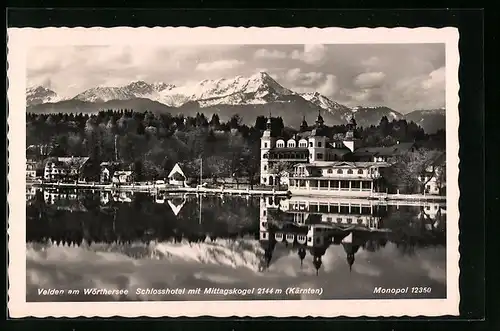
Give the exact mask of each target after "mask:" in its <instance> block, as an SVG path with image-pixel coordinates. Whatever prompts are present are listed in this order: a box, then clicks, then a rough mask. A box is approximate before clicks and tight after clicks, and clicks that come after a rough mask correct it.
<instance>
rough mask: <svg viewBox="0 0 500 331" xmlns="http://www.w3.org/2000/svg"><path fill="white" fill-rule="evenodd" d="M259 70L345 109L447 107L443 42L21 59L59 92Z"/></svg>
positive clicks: (68, 52) (57, 53)
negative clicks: (138, 81)
mask: <svg viewBox="0 0 500 331" xmlns="http://www.w3.org/2000/svg"><path fill="white" fill-rule="evenodd" d="M259 71H265V72H267V73H268V74H269V75H271V76H272V77H273V78H274V79H276V81H278V82H279V83H280V84H281V85H283V86H284V87H286V88H289V89H291V90H293V91H296V92H299V93H302V92H313V91H317V92H319V93H321V94H323V95H325V96H327V97H328V98H330V99H332V100H334V101H337V102H339V103H342V104H345V105H347V106H351V107H352V106H381V105H384V106H388V107H390V108H393V109H394V110H396V111H399V112H401V113H407V112H410V111H412V110H415V109H434V108H441V107H444V106H445V47H444V44H330V45H322V44H314V45H267V44H266V45H196V46H175V47H174V46H143V45H141V46H135V45H129V46H118V45H113V46H52V47H37V48H32V49H30V51H29V52H28V56H27V84H28V86H37V85H42V86H44V87H47V88H50V89H52V90H54V91H55V92H56V93H58V94H59V95H61V96H65V97H72V96H74V95H76V94H78V93H80V92H83V91H84V90H86V89H89V88H92V87H96V86H123V85H127V84H128V83H130V82H132V81H137V80H143V81H146V82H148V83H153V82H165V83H172V84H175V85H183V84H190V83H196V82H199V81H201V80H204V79H219V78H232V77H235V76H238V75H241V76H250V75H252V74H254V73H256V72H259Z"/></svg>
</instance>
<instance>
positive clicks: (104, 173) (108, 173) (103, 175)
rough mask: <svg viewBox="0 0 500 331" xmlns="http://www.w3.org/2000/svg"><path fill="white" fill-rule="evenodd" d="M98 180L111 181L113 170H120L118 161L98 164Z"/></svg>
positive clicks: (102, 181)
mask: <svg viewBox="0 0 500 331" xmlns="http://www.w3.org/2000/svg"><path fill="white" fill-rule="evenodd" d="M99 166H100V169H101V170H100V174H99V181H100V182H101V183H111V182H112V179H113V174H114V173H115V171H117V170H120V166H121V164H120V163H119V162H102V163H101V164H100V165H99Z"/></svg>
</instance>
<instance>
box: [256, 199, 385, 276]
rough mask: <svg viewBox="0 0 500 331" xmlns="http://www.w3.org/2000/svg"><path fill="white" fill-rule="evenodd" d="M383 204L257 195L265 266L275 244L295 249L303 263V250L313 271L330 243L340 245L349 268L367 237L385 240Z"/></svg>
mask: <svg viewBox="0 0 500 331" xmlns="http://www.w3.org/2000/svg"><path fill="white" fill-rule="evenodd" d="M386 213H387V206H384V205H380V204H377V203H375V202H373V201H370V200H360V199H332V198H327V197H325V198H321V197H301V196H296V197H292V198H288V199H283V198H279V197H267V198H261V199H260V222H259V239H260V242H261V245H262V246H263V248H264V250H265V257H266V263H267V266H268V267H269V265H270V264H271V261H272V257H273V251H274V249H275V248H276V246H277V245H283V246H285V247H286V248H289V249H291V250H294V251H295V250H296V251H297V254H298V257H299V259H300V265H301V267H302V266H303V263H304V260H305V259H307V255H308V254H307V252H309V255H310V256H311V258H312V264H313V266H314V268H315V269H316V274H319V270H320V269H321V266H322V264H323V262H322V257H323V256H324V254H325V252H326V250H327V249H328V247H329V246H330V245H332V244H333V245H340V244H341V245H342V246H343V248H344V250H345V252H346V260H347V264H348V265H349V268H350V269H352V265H353V263H354V261H355V257H354V256H355V254H356V252H357V251H358V250H359V248H360V247H363V246H364V245H365V244H366V243H367V242H369V239H370V238H371V239H372V240H374V239H377V240H381V241H382V242H383V244H385V242H386V241H387V235H386V234H387V233H388V232H390V230H389V229H385V228H383V227H382V221H381V218H382V216H383V215H385V214H386Z"/></svg>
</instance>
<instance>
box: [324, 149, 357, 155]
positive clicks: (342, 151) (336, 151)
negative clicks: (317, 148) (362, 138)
mask: <svg viewBox="0 0 500 331" xmlns="http://www.w3.org/2000/svg"><path fill="white" fill-rule="evenodd" d="M328 151H329V152H330V153H332V154H335V155H341V156H342V155H346V154H349V153H351V150H350V149H349V148H329V149H328Z"/></svg>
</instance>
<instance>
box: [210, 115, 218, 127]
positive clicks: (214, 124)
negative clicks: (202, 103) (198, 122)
mask: <svg viewBox="0 0 500 331" xmlns="http://www.w3.org/2000/svg"><path fill="white" fill-rule="evenodd" d="M210 126H212V127H214V128H218V127H219V126H220V120H219V115H217V114H215V113H214V114H213V115H212V119H211V120H210Z"/></svg>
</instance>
